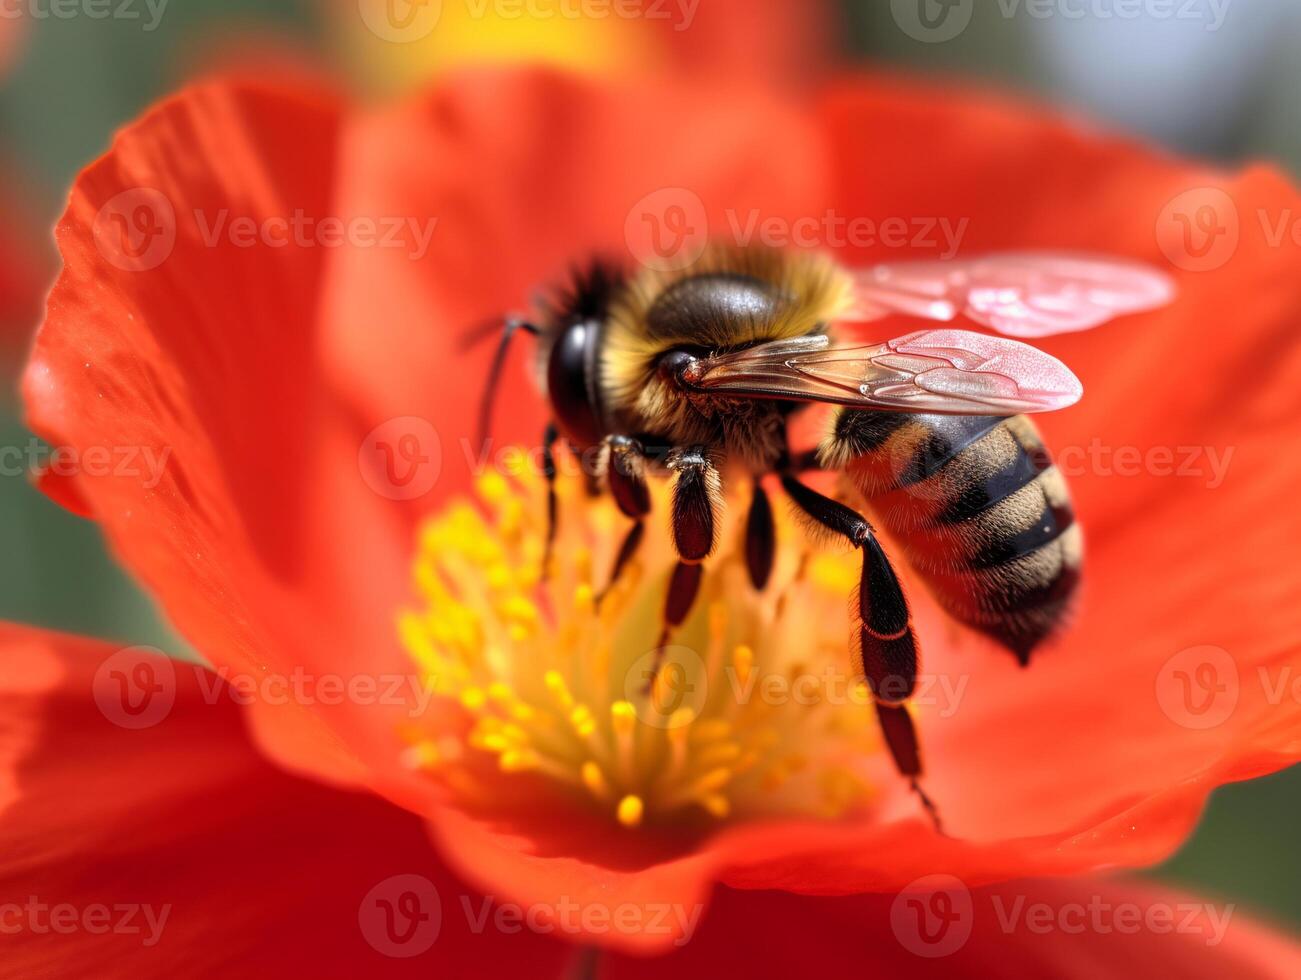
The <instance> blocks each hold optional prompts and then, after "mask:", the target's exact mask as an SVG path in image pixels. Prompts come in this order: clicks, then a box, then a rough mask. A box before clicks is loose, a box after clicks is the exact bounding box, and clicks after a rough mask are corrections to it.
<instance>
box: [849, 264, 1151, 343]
mask: <svg viewBox="0 0 1301 980" xmlns="http://www.w3.org/2000/svg"><path fill="white" fill-rule="evenodd" d="M1174 295H1175V288H1174V282H1173V280H1171V278H1170V277H1169V276H1167V275H1166V274H1165V273H1163V272H1160V271H1158V270H1156V269H1153V268H1151V267H1149V266H1146V265H1142V264H1141V263H1137V262H1124V261H1120V260H1117V259H1108V258H1097V257H1090V256H1083V255H1064V254H1055V253H1052V252H1007V253H999V254H995V255H988V256H985V257H984V258H977V259H959V260H953V261H948V262H892V263H886V264H884V265H876V266H871V267H869V268H866V269H863V270H861V271H859V272H858V273H857V274H856V296H857V308H856V309H855V310H854V311H853V312H852V313H851V314H850V315H849V316H847V317H846V319H848V320H856V321H865V320H878V319H880V318H881V317H884V316H888V315H890V314H891V313H902V314H906V315H908V316H916V317H923V318H925V319H928V320H943V321H946V322H947V321H950V320H953V319H954V318H955V317H957V316H958V315H959V314H963V315H965V316H967V317H969V318H970V319H972V320H974V321H975V322H976V323H979V324H982V325H983V326H986V327H990V328H992V329H994V330H997V331H998V332H999V333H1003V334H1007V335H1008V336H1011V337H1047V336H1049V335H1051V334H1058V333H1072V332H1074V331H1077V330H1088V329H1090V328H1091V327H1096V326H1098V325H1099V324H1102V323H1106V322H1107V321H1108V320H1111V319H1114V318H1115V317H1118V316H1124V315H1125V314H1127V313H1140V312H1142V311H1144V310H1151V309H1156V308H1157V307H1160V306H1165V305H1166V304H1167V303H1169V302H1171V300H1173V299H1174Z"/></svg>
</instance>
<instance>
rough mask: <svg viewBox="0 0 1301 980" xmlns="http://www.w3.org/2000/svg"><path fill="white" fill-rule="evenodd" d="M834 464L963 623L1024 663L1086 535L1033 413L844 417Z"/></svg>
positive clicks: (1050, 624)
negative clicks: (1038, 429) (1046, 448)
mask: <svg viewBox="0 0 1301 980" xmlns="http://www.w3.org/2000/svg"><path fill="white" fill-rule="evenodd" d="M824 459H825V460H826V462H827V463H828V464H830V465H837V466H843V468H844V471H845V473H846V475H847V476H848V478H849V479H850V480H851V482H852V483H853V484H854V485H855V486H856V487H857V488H858V490H859V491H860V492H861V493H862V495H863V496H864V497H865V498H866V499H867V501H868V504H869V506H870V508H871V510H872V513H873V514H874V516H876V518H877V520H878V521H879V522H880V523H881V524H882V525H883V526H884V527H885V528H887V529H888V530H889V531H890V533H891V534H892V536H893V537H894V538H895V540H896V541H897V542H898V543H899V546H900V548H901V549H902V550H903V552H904V554H905V555H906V557H907V558H908V562H909V564H910V565H912V567H913V569H914V570H916V571H917V573H918V574H919V575H920V576H921V577H922V578H923V579H924V580H925V581H926V583H927V585H928V586H929V587H930V589H931V591H932V592H933V593H934V595H935V596H936V598H937V599H938V600H939V602H940V604H941V605H942V606H943V607H944V609H945V611H946V612H948V613H949V614H950V615H951V616H953V618H954V619H957V620H958V621H960V622H962V623H965V624H967V625H968V626H971V627H973V628H975V629H978V630H980V631H981V632H984V633H986V634H988V635H990V636H992V637H993V638H994V639H996V640H998V641H999V642H1000V643H1002V644H1003V645H1004V646H1006V647H1007V648H1008V649H1010V650H1011V651H1012V652H1013V653H1015V654H1016V656H1017V658H1018V659H1019V660H1020V661H1021V662H1022V663H1023V664H1024V663H1026V662H1027V661H1028V660H1029V657H1030V653H1031V651H1032V650H1033V649H1034V647H1035V646H1036V645H1038V644H1039V642H1040V641H1042V640H1043V639H1044V638H1045V637H1046V636H1047V635H1048V634H1050V633H1051V632H1052V631H1053V629H1054V628H1056V627H1057V626H1058V625H1059V624H1060V622H1061V620H1062V618H1063V616H1064V615H1065V614H1066V611H1067V609H1068V607H1069V604H1070V600H1071V597H1072V595H1073V594H1074V592H1075V588H1076V585H1077V584H1078V581H1079V575H1080V562H1081V558H1082V545H1081V536H1080V530H1079V526H1078V525H1077V524H1076V523H1075V515H1074V512H1073V510H1072V509H1071V502H1070V496H1069V492H1068V491H1067V489H1066V484H1065V481H1064V480H1063V478H1062V476H1061V473H1060V472H1059V471H1058V470H1057V468H1056V467H1055V466H1053V464H1052V461H1051V459H1050V458H1049V456H1048V453H1047V451H1046V450H1045V448H1044V445H1043V442H1042V441H1041V440H1040V438H1039V434H1038V431H1037V430H1036V429H1035V426H1034V424H1033V423H1032V422H1031V421H1030V420H1029V419H1028V418H1027V417H1025V416H1024V415H1020V416H1015V417H1012V418H997V417H989V416H978V415H977V416H962V415H905V414H900V413H889V412H854V411H847V412H842V413H840V415H839V416H838V417H837V420H836V424H835V429H834V433H833V436H832V437H831V439H830V440H828V443H827V449H826V451H825V455H824Z"/></svg>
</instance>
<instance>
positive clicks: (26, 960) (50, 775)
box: [0, 626, 571, 977]
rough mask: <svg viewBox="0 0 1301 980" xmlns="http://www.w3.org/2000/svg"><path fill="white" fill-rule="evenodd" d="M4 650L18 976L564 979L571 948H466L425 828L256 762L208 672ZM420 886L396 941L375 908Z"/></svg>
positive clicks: (453, 884)
mask: <svg viewBox="0 0 1301 980" xmlns="http://www.w3.org/2000/svg"><path fill="white" fill-rule="evenodd" d="M0 649H2V650H3V656H0V715H3V717H4V719H5V722H6V724H5V725H4V727H3V736H0V853H3V855H4V858H3V860H2V861H0V892H2V893H3V895H4V897H5V900H4V903H0V925H2V926H3V927H4V932H5V933H6V935H5V937H4V944H5V971H6V973H7V974H8V975H12V976H37V975H40V976H85V975H91V974H93V975H95V976H104V977H108V976H123V977H155V976H156V977H175V976H178V975H180V976H194V977H207V976H218V977H226V976H236V975H238V976H268V977H270V976H284V975H286V974H310V975H315V976H364V975H370V974H381V973H382V974H383V975H384V976H413V977H428V976H430V975H449V976H450V975H460V974H462V973H468V972H470V971H486V972H489V973H493V972H496V971H500V973H501V974H502V975H511V974H515V975H518V974H519V973H521V972H522V971H525V970H527V971H529V972H530V973H532V972H534V971H540V973H539V975H555V976H558V975H560V974H561V972H562V967H563V965H564V964H565V963H566V962H567V961H568V959H569V957H570V955H571V954H570V952H569V951H568V950H567V949H566V948H565V947H564V946H563V945H562V944H560V943H557V942H554V941H551V940H548V939H545V938H543V937H540V936H536V935H533V934H531V933H529V932H527V931H521V932H520V933H519V934H518V935H512V934H507V933H505V932H503V931H500V930H497V931H494V930H484V931H481V934H478V935H476V934H475V933H474V930H473V929H472V922H471V920H470V919H469V918H468V917H467V915H466V914H465V913H464V912H463V907H462V904H461V897H462V896H467V893H466V892H465V889H464V886H462V885H460V884H459V883H458V882H457V881H455V879H453V878H451V877H449V876H448V875H447V874H446V872H444V871H442V870H441V869H440V867H439V865H438V863H437V861H436V859H435V857H434V855H433V853H432V852H431V850H430V848H429V845H428V839H427V836H426V834H425V832H424V829H423V827H422V826H421V824H420V822H419V820H418V819H416V818H415V817H413V816H411V815H410V814H408V813H405V812H404V811H402V810H399V809H397V808H395V807H392V806H390V805H388V804H386V803H383V802H381V801H379V800H377V799H375V798H373V797H370V796H368V795H359V794H353V793H346V792H340V791H335V790H330V789H325V788H323V787H321V786H318V785H316V784H313V783H309V782H305V781H302V780H299V779H296V778H294V777H291V776H287V775H285V774H284V773H282V772H280V771H278V770H277V769H275V768H273V767H271V766H269V765H268V764H267V763H266V762H265V761H263V760H262V759H261V757H260V755H259V753H258V752H257V751H256V750H255V749H254V748H253V747H252V746H251V745H250V744H249V742H248V740H247V737H246V735H245V733H244V727H243V725H242V724H241V720H240V712H239V710H238V709H237V708H236V706H235V703H234V701H233V700H232V697H231V691H230V690H229V689H228V688H226V687H224V686H223V685H222V683H221V681H220V680H219V679H218V678H217V677H216V676H215V675H213V674H210V673H208V672H207V671H204V670H202V669H200V668H197V667H194V666H193V665H189V664H183V663H180V662H174V661H169V660H166V659H164V658H162V657H160V656H157V655H156V654H153V653H150V652H147V651H142V650H139V649H128V650H115V649H114V648H113V647H112V646H109V645H108V644H104V643H99V642H95V641H90V640H83V639H76V638H72V637H66V636H60V635H55V634H51V633H44V632H39V631H36V630H31V629H25V628H22V627H16V626H0ZM139 671H144V672H145V675H144V677H143V679H144V680H145V681H147V682H148V683H147V685H142V686H137V685H136V679H137V678H139V677H140V675H139V674H138V672H139ZM419 879H424V882H425V883H424V884H422V883H421V881H420V880H419ZM409 887H411V888H416V887H418V888H419V891H418V894H419V895H420V900H421V902H422V903H423V904H422V905H421V910H422V911H423V910H429V911H430V912H431V916H432V913H433V909H434V908H435V903H434V899H432V898H431V897H429V896H430V891H431V890H432V891H433V892H436V893H437V894H438V896H439V899H440V901H439V906H440V907H441V912H442V914H441V916H440V917H437V918H434V917H431V918H429V919H428V920H425V923H424V924H422V925H419V926H417V927H416V928H413V929H412V930H411V934H410V937H409V938H407V939H406V940H405V942H404V941H402V936H403V929H401V928H398V929H396V931H395V934H396V935H397V936H398V937H399V938H398V940H393V939H391V938H389V936H388V934H387V933H386V931H385V923H384V920H383V916H382V909H381V908H380V907H379V906H378V905H376V906H375V907H374V908H372V904H373V903H376V902H379V901H398V902H400V901H401V900H402V893H403V892H404V891H405V890H406V889H407V888H409ZM475 901H477V897H476V898H475ZM31 903H36V905H35V906H34V905H33V904H31ZM37 906H39V907H37ZM132 908H134V911H132ZM128 912H129V913H130V918H127V915H128ZM412 921H413V922H414V920H412ZM394 923H395V926H398V927H401V926H405V925H406V922H405V921H404V920H400V919H395V920H394ZM421 945H423V946H424V947H425V948H426V949H427V951H422V950H417V946H421ZM416 952H419V953H420V955H418V956H413V955H412V954H413V953H416Z"/></svg>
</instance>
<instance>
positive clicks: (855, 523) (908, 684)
mask: <svg viewBox="0 0 1301 980" xmlns="http://www.w3.org/2000/svg"><path fill="white" fill-rule="evenodd" d="M782 487H783V488H784V489H785V490H786V492H787V493H788V494H789V495H790V497H791V499H792V500H793V501H795V505H796V506H797V507H798V508H799V509H800V510H802V511H803V512H804V513H805V514H807V515H808V516H809V517H811V518H812V519H813V520H815V521H816V522H817V523H818V524H820V525H822V526H823V527H825V528H827V529H828V530H830V531H833V532H835V533H836V534H839V535H842V536H843V537H845V538H847V539H848V540H849V541H850V542H851V543H852V544H853V545H854V546H855V547H856V548H859V549H861V550H862V552H863V573H862V578H861V579H860V582H859V587H858V616H859V621H858V630H857V646H858V653H859V659H860V664H859V667H860V669H861V670H862V673H863V677H864V679H865V680H866V681H867V684H868V687H869V688H870V689H871V691H872V695H873V697H874V698H875V700H876V712H877V718H878V719H879V720H880V723H881V731H882V733H883V734H884V735H885V741H886V744H887V745H888V746H889V748H890V754H891V755H892V756H893V757H894V763H895V767H896V768H897V769H898V770H899V772H900V773H901V774H902V775H904V776H906V777H907V778H908V780H909V782H910V783H911V785H912V788H913V790H914V792H916V793H917V795H918V797H919V798H920V799H921V801H922V805H923V806H925V807H926V810H927V812H928V813H929V814H930V815H931V819H932V820H933V821H934V823H935V826H936V828H937V829H938V828H939V825H940V823H939V815H938V813H937V812H936V810H935V805H934V804H933V803H932V802H931V800H930V798H929V797H927V796H926V794H925V793H923V792H922V789H921V786H920V785H919V783H918V779H919V777H920V776H921V772H922V766H921V752H920V749H919V747H918V742H917V731H916V729H915V728H914V727H913V723H912V719H911V718H910V717H909V715H908V709H907V708H906V707H904V706H903V705H904V702H905V701H907V699H908V698H909V697H910V696H911V695H912V693H913V689H914V688H915V687H916V684H917V641H916V638H915V637H914V636H913V629H912V621H911V617H910V614H909V611H908V601H907V599H906V598H905V597H904V594H903V588H902V587H901V586H900V584H899V578H898V576H897V575H895V571H894V568H893V567H892V566H891V565H890V559H889V558H887V557H886V554H885V551H884V550H883V549H882V548H881V543H880V542H879V541H878V540H877V538H876V535H875V533H873V530H872V525H871V524H869V523H868V522H867V519H866V518H865V517H863V516H862V515H861V514H859V513H858V512H857V511H855V510H853V509H852V508H850V507H846V506H845V505H844V504H842V503H840V502H839V501H836V500H832V499H831V498H830V497H825V496H823V495H822V494H820V493H818V492H817V491H816V490H814V489H812V488H811V487H807V486H805V485H804V484H803V483H801V482H800V481H799V480H797V479H796V478H795V477H794V476H792V475H790V474H789V473H785V474H783V475H782Z"/></svg>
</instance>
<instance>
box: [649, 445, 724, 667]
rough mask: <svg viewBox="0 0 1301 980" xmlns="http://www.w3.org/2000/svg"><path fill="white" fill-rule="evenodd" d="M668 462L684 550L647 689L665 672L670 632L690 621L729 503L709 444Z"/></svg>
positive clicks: (679, 452)
mask: <svg viewBox="0 0 1301 980" xmlns="http://www.w3.org/2000/svg"><path fill="white" fill-rule="evenodd" d="M666 465H667V466H668V468H669V469H671V470H673V471H674V472H675V473H676V474H677V477H676V478H675V479H674V481H673V547H674V548H676V549H677V552H678V564H677V567H676V568H674V569H673V577H672V578H671V579H670V580H669V593H668V597H667V598H666V599H665V601H664V626H663V629H662V630H661V631H660V638H659V642H658V643H657V644H656V647H657V650H656V653H655V663H654V666H652V668H651V672H650V680H649V681H648V682H647V684H646V691H647V692H649V691H650V687H651V684H652V683H653V682H654V680H655V677H656V675H657V674H658V673H659V669H660V664H661V662H662V661H663V659H664V646H665V644H666V643H668V641H669V636H670V634H671V633H672V632H673V630H675V629H676V628H677V627H679V626H681V625H682V624H683V623H684V622H685V621H686V618H687V616H688V615H689V614H690V612H691V607H692V606H694V605H695V602H696V596H697V595H698V594H699V592H700V582H701V579H702V578H703V577H704V567H703V565H702V564H701V563H702V562H703V561H704V560H705V559H706V558H708V557H709V555H710V554H711V553H712V552H713V550H714V546H715V544H716V543H717V541H718V519H719V511H720V510H721V508H722V506H723V490H722V481H721V478H720V477H719V474H718V469H717V468H716V467H715V466H714V464H713V462H711V461H710V459H709V456H708V454H707V453H706V451H705V449H704V448H703V447H700V446H695V447H692V448H689V449H675V450H673V452H672V453H670V454H669V457H668V459H667V461H666Z"/></svg>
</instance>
